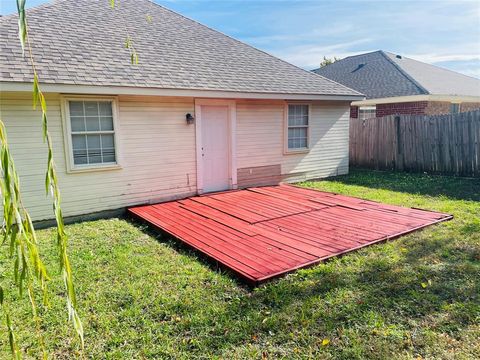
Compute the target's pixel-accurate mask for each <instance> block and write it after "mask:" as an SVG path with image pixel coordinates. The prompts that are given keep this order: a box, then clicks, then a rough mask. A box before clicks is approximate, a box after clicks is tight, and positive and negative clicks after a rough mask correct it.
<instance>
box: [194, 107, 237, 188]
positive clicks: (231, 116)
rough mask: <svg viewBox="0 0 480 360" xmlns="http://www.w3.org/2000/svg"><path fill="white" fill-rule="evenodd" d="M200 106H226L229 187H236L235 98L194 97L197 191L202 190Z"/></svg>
mask: <svg viewBox="0 0 480 360" xmlns="http://www.w3.org/2000/svg"><path fill="white" fill-rule="evenodd" d="M202 106H228V153H229V156H228V158H229V166H228V168H229V179H228V185H229V189H236V188H237V151H236V149H237V141H236V137H237V136H236V128H237V105H236V102H235V100H220V99H195V143H196V146H195V151H196V157H197V192H198V193H199V194H202V193H203V192H204V191H203V157H202V145H203V142H202Z"/></svg>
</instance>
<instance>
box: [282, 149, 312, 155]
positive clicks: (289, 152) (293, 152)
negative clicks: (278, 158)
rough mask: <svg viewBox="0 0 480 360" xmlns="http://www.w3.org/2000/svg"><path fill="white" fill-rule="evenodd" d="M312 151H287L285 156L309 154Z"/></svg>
mask: <svg viewBox="0 0 480 360" xmlns="http://www.w3.org/2000/svg"><path fill="white" fill-rule="evenodd" d="M309 152H310V149H298V150H285V151H284V152H283V154H284V155H295V154H306V153H309Z"/></svg>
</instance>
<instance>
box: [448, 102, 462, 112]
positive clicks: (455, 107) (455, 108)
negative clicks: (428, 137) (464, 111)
mask: <svg viewBox="0 0 480 360" xmlns="http://www.w3.org/2000/svg"><path fill="white" fill-rule="evenodd" d="M459 112H460V104H458V103H451V104H450V114H458V113H459Z"/></svg>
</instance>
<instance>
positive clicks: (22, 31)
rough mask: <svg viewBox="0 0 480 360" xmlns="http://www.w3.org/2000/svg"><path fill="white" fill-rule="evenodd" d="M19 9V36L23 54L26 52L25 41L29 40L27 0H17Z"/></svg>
mask: <svg viewBox="0 0 480 360" xmlns="http://www.w3.org/2000/svg"><path fill="white" fill-rule="evenodd" d="M17 11H18V37H19V39H20V44H21V45H22V51H23V54H25V43H26V41H27V18H26V16H25V0H17Z"/></svg>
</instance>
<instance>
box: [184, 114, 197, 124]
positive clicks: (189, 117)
mask: <svg viewBox="0 0 480 360" xmlns="http://www.w3.org/2000/svg"><path fill="white" fill-rule="evenodd" d="M185 120H187V124H188V125H191V124H193V123H194V122H195V117H193V115H192V114H190V113H188V114H187V115H185Z"/></svg>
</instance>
